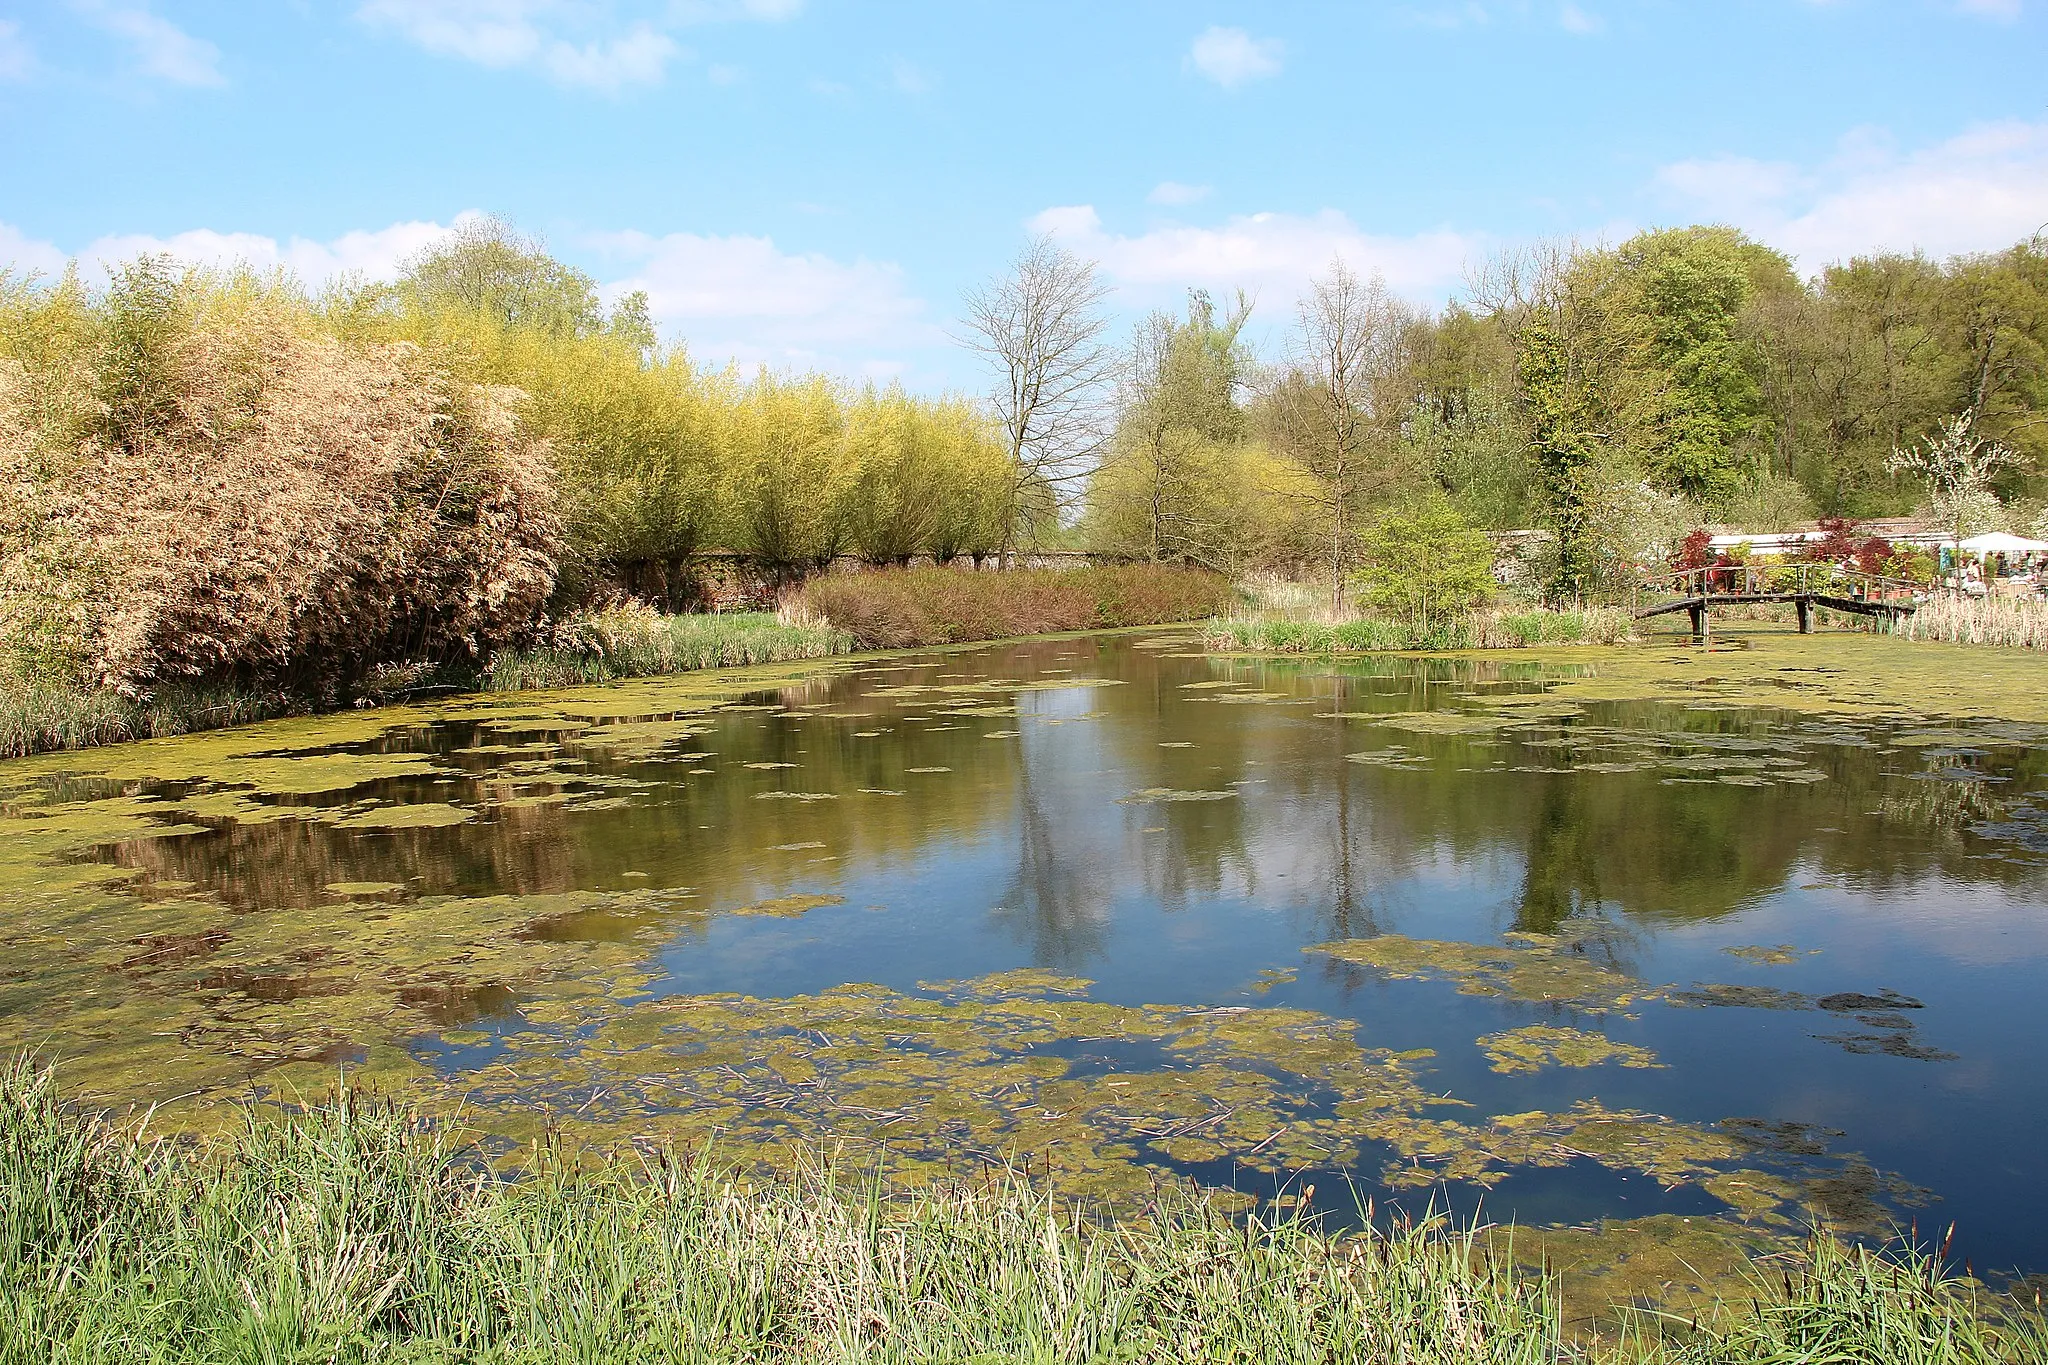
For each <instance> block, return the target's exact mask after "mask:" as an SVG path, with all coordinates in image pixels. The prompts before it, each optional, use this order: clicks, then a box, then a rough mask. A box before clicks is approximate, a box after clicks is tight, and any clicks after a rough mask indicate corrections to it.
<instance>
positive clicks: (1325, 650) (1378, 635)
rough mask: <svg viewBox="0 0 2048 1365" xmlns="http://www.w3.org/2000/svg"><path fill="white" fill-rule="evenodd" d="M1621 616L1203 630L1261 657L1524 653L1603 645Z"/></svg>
mask: <svg viewBox="0 0 2048 1365" xmlns="http://www.w3.org/2000/svg"><path fill="white" fill-rule="evenodd" d="M1633 624H1634V623H1633V622H1632V621H1631V620H1630V619H1629V615H1628V613H1627V612H1625V611H1621V610H1619V609H1617V608H1612V607H1587V608H1583V609H1580V610H1572V611H1549V610H1545V609H1543V608H1532V609H1530V610H1527V611H1482V612H1474V613H1472V614H1471V615H1469V616H1463V617H1459V618H1456V619H1454V620H1450V621H1443V622H1436V623H1432V624H1429V625H1426V626H1416V625H1412V624H1410V623H1408V622H1404V621H1387V620H1379V619H1375V618H1373V617H1361V618H1358V619H1356V620H1350V621H1322V620H1313V619H1310V620H1302V619H1295V618H1291V617H1287V616H1276V615H1267V614H1258V615H1249V616H1226V617H1219V618H1217V619H1216V620H1213V621H1211V622H1209V623H1208V625H1207V626H1206V627H1204V629H1203V643H1205V644H1206V645H1208V646H1209V648H1211V649H1225V650H1245V651H1250V652H1255V653H1261V654H1342V653H1359V652H1365V651H1371V650H1391V649H1525V648H1528V647H1530V646H1534V645H1610V644H1616V643H1618V642H1621V641H1624V640H1628V639H1632V638H1633V630H1632V626H1633Z"/></svg>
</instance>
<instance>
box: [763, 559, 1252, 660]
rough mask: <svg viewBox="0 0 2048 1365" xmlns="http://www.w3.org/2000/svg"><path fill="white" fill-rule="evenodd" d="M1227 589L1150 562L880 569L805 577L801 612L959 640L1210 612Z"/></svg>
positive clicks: (1209, 577) (895, 642)
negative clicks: (1106, 565)
mask: <svg viewBox="0 0 2048 1365" xmlns="http://www.w3.org/2000/svg"><path fill="white" fill-rule="evenodd" d="M1229 597H1230V585H1229V583H1228V582H1227V581H1226V580H1225V579H1224V578H1223V577H1222V576H1221V575H1219V574H1213V573H1209V572H1207V571H1206V570H1200V569H1184V568H1177V567H1173V566H1168V565H1159V564H1130V565H1120V566H1115V567H1110V568H1090V569H1013V570H1010V571H1008V572H988V573H976V572H972V571H968V570H964V569H938V568H918V569H881V570H877V571H874V572H870V573H855V574H835V575H831V576H829V577H822V578H814V579H812V580H811V581H810V582H808V583H806V584H805V585H804V586H803V588H802V589H800V590H799V591H798V593H797V595H796V605H797V606H798V607H800V608H801V609H802V610H803V611H805V612H808V613H810V614H813V615H816V616H822V617H824V618H825V619H826V620H827V621H830V622H831V623H832V624H833V625H835V626H837V627H839V628H840V629H841V630H845V631H849V632H851V633H852V635H853V637H854V639H855V641H856V642H858V643H859V644H860V645H861V647H862V648H865V649H907V648H911V647H913V646H917V645H949V644H960V643H963V642H965V641H969V640H999V639H1003V638H1006V637H1009V636H1017V635H1046V634H1051V633H1052V632H1055V631H1062V630H1097V629H1109V628H1114V627H1119V626H1149V625H1159V624H1162V623H1164V622H1168V621H1192V620H1196V619H1199V618H1202V617H1207V616H1214V615H1215V614H1216V613H1217V612H1219V611H1220V610H1222V608H1223V606H1224V605H1225V603H1226V602H1228V600H1229Z"/></svg>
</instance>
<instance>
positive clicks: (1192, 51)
mask: <svg viewBox="0 0 2048 1365" xmlns="http://www.w3.org/2000/svg"><path fill="white" fill-rule="evenodd" d="M1281 51H1282V45H1281V42H1280V40H1279V39H1278V38H1254V37H1252V35H1251V34H1249V33H1246V32H1245V31H1244V30H1243V29H1241V28H1222V27H1212V28H1207V29H1204V30H1202V33H1201V36H1199V37H1197V38H1196V39H1195V45H1194V46H1193V47H1191V48H1189V49H1188V58H1187V60H1188V65H1189V66H1191V67H1193V68H1194V69H1195V70H1197V71H1199V72H1201V73H1202V74H1203V75H1204V76H1207V77H1208V78H1209V79H1210V80H1212V81H1214V82H1216V84H1218V85H1220V86H1222V87H1223V88H1224V89H1225V90H1235V89H1236V88H1237V87H1238V86H1240V85H1243V84H1244V83H1245V82H1246V81H1255V80H1259V79H1261V78H1263V77H1266V76H1277V75H1278V74H1280V54H1281Z"/></svg>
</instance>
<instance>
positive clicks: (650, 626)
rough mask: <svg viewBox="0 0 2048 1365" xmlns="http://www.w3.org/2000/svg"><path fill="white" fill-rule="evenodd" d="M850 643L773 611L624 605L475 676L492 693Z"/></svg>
mask: <svg viewBox="0 0 2048 1365" xmlns="http://www.w3.org/2000/svg"><path fill="white" fill-rule="evenodd" d="M852 649H853V637H852V635H851V634H849V633H848V632H846V631H843V630H837V629H835V628H833V627H832V626H830V625H828V624H825V623H823V622H817V621H794V620H790V619H786V618H784V617H780V616H778V615H776V614H775V613H773V612H765V611H750V612H725V613H719V614H715V615H698V616H669V615H664V614H663V613H661V612H658V611H655V610H654V609H653V608H651V607H645V606H639V605H629V606H623V607H614V608H612V609H610V610H608V611H601V612H594V613H592V614H590V615H588V616H583V617H578V618H577V619H575V620H573V621H570V622H568V623H566V624H565V625H563V626H561V627H558V628H557V629H556V630H555V632H554V634H553V636H552V638H551V639H550V640H549V641H548V642H547V643H546V644H544V645H541V646H538V647H535V648H531V649H516V650H504V651H501V652H500V653H499V654H498V655H497V656H496V657H494V658H493V659H492V660H491V663H490V666H489V668H488V669H486V670H485V672H484V674H483V676H482V678H481V679H480V680H479V684H478V685H479V686H480V687H481V688H482V689H483V690H485V691H490V692H524V691H534V690H545V689H548V688H555V687H581V686H587V685H591V684H596V683H608V682H613V681H616V680H618V679H621V678H654V677H665V676H667V675H669V674H672V673H689V672H694V671H695V670H697V669H703V668H739V667H744V666H746V665H749V664H772V663H786V662H789V661H791V660H798V659H825V658H830V657H832V656H833V655H835V654H845V653H848V652H850V651H851V650H852Z"/></svg>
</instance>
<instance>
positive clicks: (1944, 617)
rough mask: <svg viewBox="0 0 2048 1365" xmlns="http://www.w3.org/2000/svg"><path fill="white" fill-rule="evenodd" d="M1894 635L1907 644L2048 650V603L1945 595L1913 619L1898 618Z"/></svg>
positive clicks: (2032, 600)
mask: <svg viewBox="0 0 2048 1365" xmlns="http://www.w3.org/2000/svg"><path fill="white" fill-rule="evenodd" d="M1891 631H1892V633H1893V634H1894V635H1903V636H1904V637H1906V638H1907V639H1908V640H1940V641H1945V642H1947V643H1949V644H1954V645H2011V646H2014V647H2016V648H2019V649H2048V601H2043V600H2041V599H2040V598H2022V597H1982V598H1977V597H1957V596H1953V595H1943V596H1939V597H1936V598H1934V599H1933V600H1931V601H1929V602H1927V603H1925V604H1923V605H1922V606H1921V607H1920V609H1919V610H1918V611H1916V612H1914V613H1912V614H1911V615H1910V616H1901V617H1898V618H1896V619H1895V620H1894V621H1893V623H1892V626H1891Z"/></svg>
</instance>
